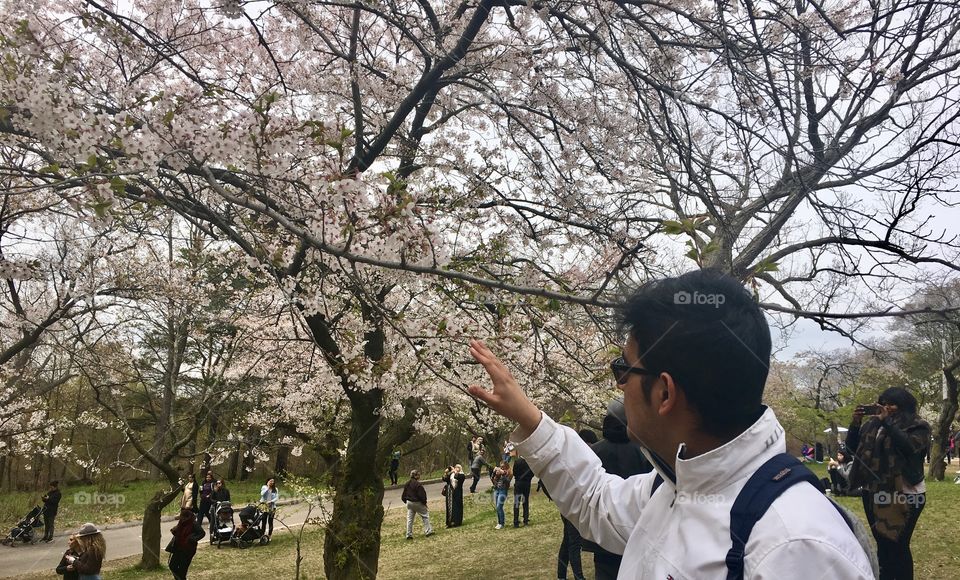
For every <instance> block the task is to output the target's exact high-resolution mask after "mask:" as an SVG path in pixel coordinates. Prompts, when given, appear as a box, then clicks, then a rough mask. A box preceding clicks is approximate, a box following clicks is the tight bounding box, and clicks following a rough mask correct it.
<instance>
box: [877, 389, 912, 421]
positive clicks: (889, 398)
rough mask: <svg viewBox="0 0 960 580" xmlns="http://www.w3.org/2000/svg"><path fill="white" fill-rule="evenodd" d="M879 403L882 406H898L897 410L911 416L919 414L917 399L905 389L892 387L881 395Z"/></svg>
mask: <svg viewBox="0 0 960 580" xmlns="http://www.w3.org/2000/svg"><path fill="white" fill-rule="evenodd" d="M877 402H878V403H880V404H881V405H896V406H897V410H899V411H900V412H902V413H906V414H909V415H916V414H917V398H916V397H914V396H913V395H911V394H910V391H908V390H906V389H904V388H903V387H890V388H889V389H887V390H886V391H884V392H882V393H880V396H879V397H877Z"/></svg>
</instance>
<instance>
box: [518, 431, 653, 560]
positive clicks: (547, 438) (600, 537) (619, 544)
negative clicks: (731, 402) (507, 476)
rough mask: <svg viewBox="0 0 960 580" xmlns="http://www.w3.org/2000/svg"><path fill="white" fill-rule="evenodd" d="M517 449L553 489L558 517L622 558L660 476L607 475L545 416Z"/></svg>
mask: <svg viewBox="0 0 960 580" xmlns="http://www.w3.org/2000/svg"><path fill="white" fill-rule="evenodd" d="M517 446H518V448H519V449H520V453H521V455H523V456H524V457H526V459H527V462H528V463H529V464H530V467H531V468H532V470H533V472H534V473H536V474H537V475H538V476H539V477H540V481H542V482H543V484H544V485H545V486H546V487H549V489H550V497H551V498H552V499H553V501H554V502H556V504H557V507H558V508H559V510H560V513H561V514H563V515H564V517H566V518H567V519H569V520H570V521H571V522H573V524H574V526H576V528H577V529H578V530H579V531H580V534H581V535H582V536H583V537H584V538H586V539H588V540H593V541H594V542H596V543H597V544H599V545H600V546H601V547H603V548H604V549H605V550H608V551H610V552H613V553H616V554H622V553H623V551H624V548H625V547H626V543H627V539H628V538H629V537H630V534H631V533H632V531H633V529H634V528H635V527H636V525H637V521H638V520H639V519H640V513H641V511H642V510H643V508H644V506H645V505H646V504H647V501H648V500H649V499H650V495H651V493H652V492H653V480H654V478H655V477H656V474H655V473H646V474H643V475H637V476H634V477H631V478H629V479H623V478H621V477H618V476H616V475H610V474H608V473H607V472H606V471H604V469H603V466H602V465H601V463H600V459H599V458H598V457H597V455H596V454H595V453H594V452H593V450H592V449H591V448H590V446H589V445H587V444H586V443H585V442H584V441H583V440H582V439H580V437H579V436H578V435H577V434H576V432H575V431H573V429H570V428H568V427H562V426H560V425H557V423H556V422H554V421H553V419H551V418H550V417H549V416H547V414H546V413H544V414H543V416H542V418H541V420H540V424H539V425H538V426H537V428H536V430H534V432H533V433H532V434H531V435H530V436H529V437H527V439H525V440H524V441H521V442H519V443H518V445H517Z"/></svg>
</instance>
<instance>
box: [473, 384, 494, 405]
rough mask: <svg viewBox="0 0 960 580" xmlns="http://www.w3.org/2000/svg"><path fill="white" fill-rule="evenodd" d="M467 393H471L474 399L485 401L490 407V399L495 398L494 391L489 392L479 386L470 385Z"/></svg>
mask: <svg viewBox="0 0 960 580" xmlns="http://www.w3.org/2000/svg"><path fill="white" fill-rule="evenodd" d="M467 392H468V393H470V395H471V396H472V397H474V398H477V399H480V400H481V401H483V402H484V403H487V404H488V405H489V404H490V399H491V398H492V396H493V392H492V391H488V390H486V389H484V388H483V387H480V386H477V385H470V386H469V387H467Z"/></svg>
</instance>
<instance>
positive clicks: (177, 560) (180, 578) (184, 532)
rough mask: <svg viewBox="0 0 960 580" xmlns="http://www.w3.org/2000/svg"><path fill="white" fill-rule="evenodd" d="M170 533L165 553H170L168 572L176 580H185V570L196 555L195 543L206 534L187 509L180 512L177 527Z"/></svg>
mask: <svg viewBox="0 0 960 580" xmlns="http://www.w3.org/2000/svg"><path fill="white" fill-rule="evenodd" d="M170 533H171V534H173V539H171V540H170V544H168V545H167V551H168V552H170V562H169V564H168V566H169V567H170V572H172V573H173V577H174V578H175V579H176V580H187V570H189V569H190V563H191V562H193V557H194V556H195V555H196V553H197V542H199V541H200V540H201V539H202V538H203V536H204V535H206V534H205V533H204V531H203V526H201V525H200V523H199V522H198V521H197V517H196V516H195V515H194V513H193V512H192V511H190V510H188V509H182V510H180V517H179V518H178V519H177V525H176V526H174V528H173V529H171V530H170Z"/></svg>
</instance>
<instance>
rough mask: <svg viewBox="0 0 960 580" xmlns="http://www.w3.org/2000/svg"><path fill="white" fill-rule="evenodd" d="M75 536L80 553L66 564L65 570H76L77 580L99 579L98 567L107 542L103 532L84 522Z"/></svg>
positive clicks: (100, 564) (104, 554) (101, 561)
mask: <svg viewBox="0 0 960 580" xmlns="http://www.w3.org/2000/svg"><path fill="white" fill-rule="evenodd" d="M76 537H77V551H78V552H79V553H80V555H79V556H77V558H76V559H75V560H73V561H72V563H70V564H69V565H68V566H67V568H66V571H67V572H73V571H76V572H77V574H78V579H79V580H100V567H101V566H103V559H104V557H105V556H106V555H107V542H106V541H105V540H104V539H103V534H101V533H100V530H98V529H97V526H95V525H93V524H91V523H86V524H83V525H82V526H80V531H78V532H77V533H76Z"/></svg>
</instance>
